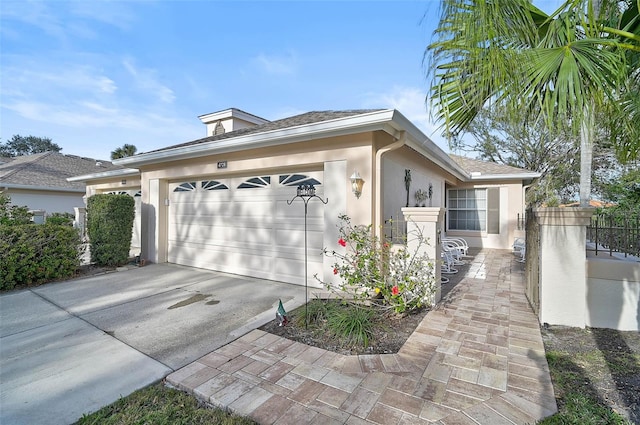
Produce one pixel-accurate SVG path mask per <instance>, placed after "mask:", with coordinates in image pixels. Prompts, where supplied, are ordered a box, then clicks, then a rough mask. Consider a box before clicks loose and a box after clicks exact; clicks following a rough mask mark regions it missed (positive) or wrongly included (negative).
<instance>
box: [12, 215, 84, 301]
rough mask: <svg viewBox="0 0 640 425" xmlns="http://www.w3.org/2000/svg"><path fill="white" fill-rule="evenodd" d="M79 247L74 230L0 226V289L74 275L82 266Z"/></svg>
mask: <svg viewBox="0 0 640 425" xmlns="http://www.w3.org/2000/svg"><path fill="white" fill-rule="evenodd" d="M79 246H80V235H79V234H78V232H77V231H76V230H75V229H74V228H72V227H68V226H57V225H34V224H22V225H11V226H9V225H0V258H2V261H1V262H0V289H13V288H14V287H15V286H16V285H38V284H40V283H44V282H47V281H50V280H56V279H63V278H68V277H71V276H73V275H74V273H75V272H76V270H77V268H78V267H79V266H80V256H79V250H78V248H79Z"/></svg>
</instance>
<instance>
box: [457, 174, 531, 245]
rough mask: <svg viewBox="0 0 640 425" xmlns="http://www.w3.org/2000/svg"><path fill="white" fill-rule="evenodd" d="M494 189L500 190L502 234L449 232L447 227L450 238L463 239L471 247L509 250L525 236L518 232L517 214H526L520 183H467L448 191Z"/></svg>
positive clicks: (500, 226)
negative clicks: (457, 237) (516, 240)
mask: <svg viewBox="0 0 640 425" xmlns="http://www.w3.org/2000/svg"><path fill="white" fill-rule="evenodd" d="M492 187H497V188H499V189H500V204H499V211H498V213H499V214H500V225H499V228H500V233H497V234H491V233H487V232H476V231H468V230H466V231H462V230H449V229H448V227H447V235H448V236H459V237H462V238H464V239H465V240H466V241H467V243H468V244H469V246H473V247H482V248H495V249H509V248H510V247H511V246H512V245H513V241H514V239H515V238H516V237H522V236H523V235H522V232H519V231H518V230H517V227H518V216H517V214H518V213H520V214H524V211H523V206H524V192H523V190H522V184H521V183H520V182H518V183H513V182H508V181H496V182H493V181H492V182H482V181H478V182H474V183H472V184H468V183H466V184H461V185H459V186H455V187H447V189H486V188H492ZM490 213H491V212H490ZM445 226H448V224H447V223H446V216H445Z"/></svg>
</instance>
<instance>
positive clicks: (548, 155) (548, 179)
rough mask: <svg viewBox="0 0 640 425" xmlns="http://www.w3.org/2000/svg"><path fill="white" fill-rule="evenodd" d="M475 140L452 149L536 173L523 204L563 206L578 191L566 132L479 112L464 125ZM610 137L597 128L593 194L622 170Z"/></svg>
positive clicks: (576, 162)
mask: <svg viewBox="0 0 640 425" xmlns="http://www.w3.org/2000/svg"><path fill="white" fill-rule="evenodd" d="M468 133H469V134H471V135H472V136H473V138H474V139H475V141H474V142H467V141H465V140H464V139H461V140H456V144H455V145H454V146H453V148H454V149H456V150H462V151H467V152H473V153H475V154H477V155H478V156H479V157H480V158H481V159H483V160H486V161H491V162H496V163H500V164H505V165H510V166H513V167H519V168H525V169H527V170H532V171H537V172H539V173H540V174H541V177H540V179H538V181H536V183H535V184H534V186H533V187H532V188H531V189H530V190H529V191H528V193H527V195H528V196H527V201H528V203H531V204H541V203H543V202H547V201H549V200H553V199H557V200H558V202H561V203H567V202H571V201H573V200H575V199H576V195H577V194H578V192H579V174H580V152H579V150H580V146H579V144H578V142H577V140H576V139H575V138H572V137H571V134H570V132H567V131H565V132H562V131H558V132H556V133H555V134H554V133H551V132H550V131H549V129H548V128H547V127H546V126H544V125H543V124H542V123H537V124H530V125H527V124H526V117H524V116H522V117H521V118H520V119H519V120H511V119H509V117H508V116H507V115H506V114H505V113H504V111H502V110H500V109H499V108H493V109H491V110H490V109H486V108H485V109H482V110H481V111H480V112H479V113H478V115H477V116H476V117H475V118H474V120H473V121H472V122H471V123H470V124H469V127H468ZM609 137H610V136H609V133H608V132H607V131H606V129H603V128H601V127H598V129H597V131H596V140H597V143H596V144H595V145H594V152H593V155H594V167H593V168H594V169H593V173H592V182H593V191H594V193H598V194H602V192H603V185H604V184H606V182H607V181H608V180H610V179H612V178H613V177H614V176H619V175H620V174H621V173H622V171H623V167H622V166H621V165H620V164H619V163H618V161H617V160H616V158H615V155H614V152H613V149H612V147H611V144H610V143H609V142H608V140H609Z"/></svg>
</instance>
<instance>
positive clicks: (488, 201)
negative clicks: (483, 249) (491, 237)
mask: <svg viewBox="0 0 640 425" xmlns="http://www.w3.org/2000/svg"><path fill="white" fill-rule="evenodd" d="M447 193H448V198H447V203H448V208H447V218H448V229H449V230H475V231H479V232H487V233H489V234H499V233H500V188H498V187H489V188H482V189H449V190H448V192H447Z"/></svg>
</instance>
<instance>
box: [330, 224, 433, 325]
mask: <svg viewBox="0 0 640 425" xmlns="http://www.w3.org/2000/svg"><path fill="white" fill-rule="evenodd" d="M340 221H341V224H340V229H339V231H340V239H339V240H338V244H339V245H340V246H342V247H344V248H345V249H344V250H340V252H338V251H333V250H328V249H326V248H325V249H324V251H323V252H324V254H325V255H327V256H329V257H332V258H334V259H335V262H334V264H333V274H334V275H336V277H338V278H339V282H338V283H337V284H332V283H331V282H322V283H323V284H324V285H325V286H326V287H327V289H329V290H333V291H340V292H342V293H347V294H348V296H347V297H346V298H352V299H353V300H354V301H356V302H360V303H361V302H363V301H367V302H370V303H371V304H372V305H373V306H375V307H378V308H382V309H393V310H394V311H395V312H396V313H406V312H410V311H412V310H416V309H419V308H421V307H423V306H424V305H426V304H429V303H430V302H431V299H432V296H433V294H434V293H435V274H434V261H433V260H431V259H429V258H428V257H427V256H426V255H424V254H419V253H418V252H419V251H420V247H421V246H422V245H423V244H426V243H427V241H426V239H425V238H424V237H423V236H422V235H409V236H410V237H412V238H416V241H417V246H416V248H415V249H414V250H412V251H409V249H408V248H407V247H406V244H405V246H404V247H402V248H400V249H394V250H391V245H390V244H389V243H388V242H387V241H385V240H380V238H378V237H376V236H374V235H373V232H372V226H371V225H368V226H362V225H360V226H354V225H353V224H352V223H351V219H350V218H349V217H348V216H346V215H341V216H340ZM334 280H335V279H334Z"/></svg>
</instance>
